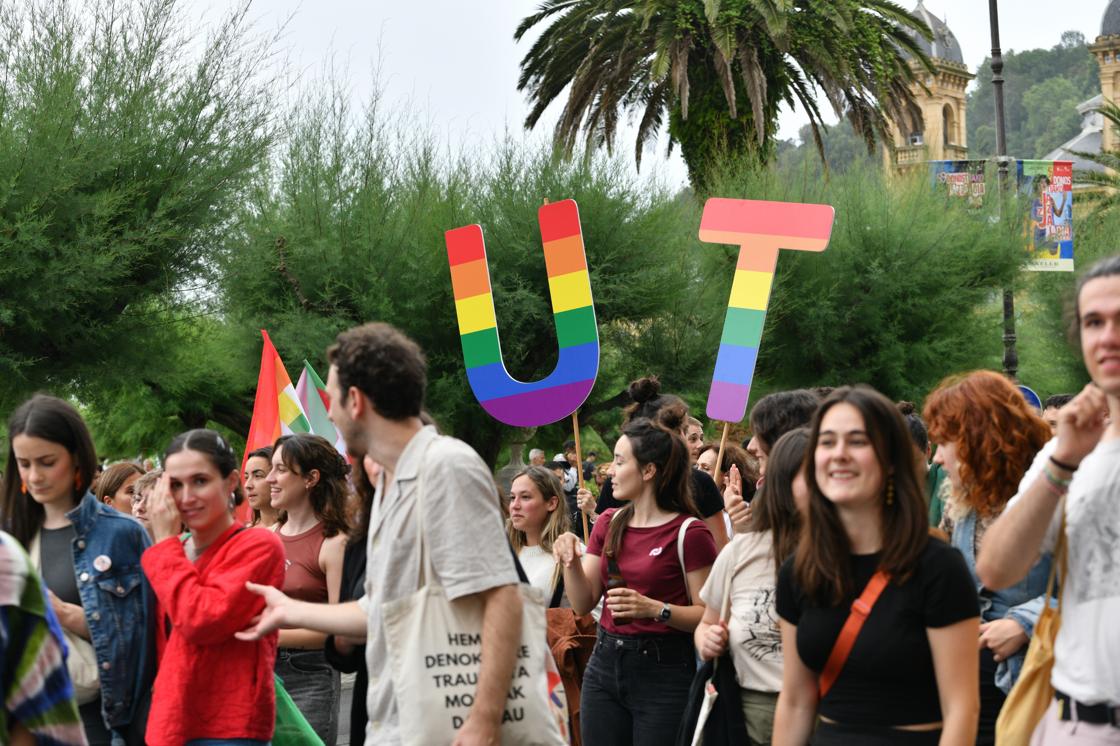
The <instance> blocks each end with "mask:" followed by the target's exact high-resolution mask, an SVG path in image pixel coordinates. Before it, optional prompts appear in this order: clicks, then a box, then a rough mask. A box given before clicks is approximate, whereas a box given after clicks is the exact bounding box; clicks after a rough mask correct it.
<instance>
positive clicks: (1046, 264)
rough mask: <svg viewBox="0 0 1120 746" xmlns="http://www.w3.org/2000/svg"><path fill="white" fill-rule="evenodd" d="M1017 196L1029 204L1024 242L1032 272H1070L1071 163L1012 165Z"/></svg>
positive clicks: (1023, 163) (1071, 238)
mask: <svg viewBox="0 0 1120 746" xmlns="http://www.w3.org/2000/svg"><path fill="white" fill-rule="evenodd" d="M1015 166H1016V174H1017V175H1018V177H1019V194H1020V195H1022V196H1024V197H1026V198H1027V199H1029V200H1030V205H1031V210H1030V223H1029V226H1028V231H1029V232H1028V234H1027V237H1028V240H1029V241H1030V244H1029V245H1030V247H1031V252H1032V253H1033V255H1034V259H1033V261H1032V262H1031V264H1030V265H1029V266H1028V267H1027V268H1028V269H1032V270H1034V271H1036V272H1072V271H1073V163H1071V162H1070V161H1016V163H1015Z"/></svg>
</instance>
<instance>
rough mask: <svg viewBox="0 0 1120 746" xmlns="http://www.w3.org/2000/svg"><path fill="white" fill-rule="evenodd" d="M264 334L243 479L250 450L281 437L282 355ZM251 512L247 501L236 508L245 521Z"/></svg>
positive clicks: (243, 462) (264, 332) (242, 459)
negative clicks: (278, 384) (279, 368)
mask: <svg viewBox="0 0 1120 746" xmlns="http://www.w3.org/2000/svg"><path fill="white" fill-rule="evenodd" d="M261 335H262V336H263V337H264V348H263V349H262V350H261V370H260V373H259V374H258V375H257V395H256V398H255V399H254V400H253V421H252V422H251V423H250V424H249V437H248V438H246V439H245V454H244V455H243V456H242V457H241V477H242V480H244V477H245V462H246V461H248V460H249V454H250V453H252V452H253V451H255V450H256V449H258V448H264V447H265V446H270V445H272V444H273V443H275V442H276V439H277V438H279V437H280V407H279V406H278V405H277V401H278V399H279V392H278V391H277V389H276V361H277V360H279V359H280V356H279V355H278V354H277V352H276V348H275V347H274V346H273V345H272V340H271V339H269V338H268V332H266V331H265V330H264V329H261ZM284 375H285V376H286V375H287V372H285V374H284ZM242 487H244V484H243V485H242ZM251 514H252V511H251V510H250V508H249V504H248V503H242V504H241V505H240V506H239V507H238V508H237V519H238V520H239V521H241V522H242V523H247V522H248V521H249V518H250V516H251Z"/></svg>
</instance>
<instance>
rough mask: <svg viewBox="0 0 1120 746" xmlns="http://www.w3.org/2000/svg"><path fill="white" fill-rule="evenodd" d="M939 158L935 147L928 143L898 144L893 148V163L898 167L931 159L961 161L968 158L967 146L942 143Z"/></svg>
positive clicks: (915, 164)
mask: <svg viewBox="0 0 1120 746" xmlns="http://www.w3.org/2000/svg"><path fill="white" fill-rule="evenodd" d="M940 149H941V151H942V153H941V154H940V158H938V157H936V155H937V154H936V150H937V149H935V148H931V147H930V146H928V145H900V146H898V147H896V148H895V150H894V165H895V166H897V167H900V168H906V167H910V166H917V165H919V164H921V163H925V162H926V161H931V160H946V161H963V160H968V148H966V147H965V146H963V145H952V144H948V145H943V146H942V147H941V148H940Z"/></svg>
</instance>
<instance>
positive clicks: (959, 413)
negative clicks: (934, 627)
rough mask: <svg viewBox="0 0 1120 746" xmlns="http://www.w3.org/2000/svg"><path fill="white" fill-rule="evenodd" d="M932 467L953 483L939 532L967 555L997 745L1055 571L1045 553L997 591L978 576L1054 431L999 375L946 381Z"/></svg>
mask: <svg viewBox="0 0 1120 746" xmlns="http://www.w3.org/2000/svg"><path fill="white" fill-rule="evenodd" d="M924 415H925V419H926V422H928V423H929V434H930V438H931V439H932V440H933V442H934V443H936V444H937V452H936V454H935V455H934V457H933V460H934V463H937V464H940V465H941V466H942V467H944V469H945V472H946V474H947V475H948V478H949V487H950V489H949V498H948V501H947V502H946V504H945V507H944V514H943V515H942V518H941V529H942V530H944V531H946V532H947V533H948V534H949V535H950V537H951V539H950V541H951V543H952V545H953V546H955V547H956V548H957V549H959V550H960V552H961V554H962V555H964V558H965V562H966V563H967V564H968V569H969V572H971V573H972V582H973V587H974V588H975V590H976V592H977V593H978V594H979V598H980V616H981V620H982V622H983V623H982V624H981V625H980V633H981V634H980V726H979V733H978V736H977V739H976V743H977V746H986V745H987V744H994V743H995V737H996V734H995V730H996V719H997V718H998V717H999V711H1000V709H1002V707H1003V701H1004V699H1006V697H1007V694H1008V693H1009V692H1010V691H1011V687H1012V686H1013V685H1014V684H1015V681H1016V680H1017V679H1018V678H1019V670H1020V669H1021V668H1022V666H1023V660H1024V659H1025V658H1026V653H1027V644H1028V643H1029V642H1030V638H1031V633H1032V632H1033V631H1034V625H1035V622H1037V621H1038V616H1039V614H1041V613H1042V605H1043V603H1044V600H1045V599H1044V598H1043V594H1044V593H1045V592H1046V580H1047V578H1048V577H1049V573H1050V555H1044V556H1042V557H1040V558H1039V559H1038V561H1037V562H1035V563H1034V565H1033V566H1032V567H1031V569H1030V572H1028V573H1027V576H1026V577H1025V578H1023V579H1022V580H1021V581H1019V582H1018V583H1016V584H1015V585H1012V586H1011V587H1009V588H1004V589H1002V590H999V591H991V590H988V589H987V588H985V587H984V585H983V583H981V582H980V580H979V578H978V577H977V575H976V557H977V555H978V554H979V553H980V546H981V544H982V543H983V540H984V534H985V533H986V532H987V530H988V528H989V527H990V526H991V525H992V524H993V523H995V521H996V519H997V518H999V516H1000V515H1002V514H1003V511H1004V509H1005V508H1006V507H1007V503H1008V501H1009V500H1010V499H1011V498H1012V497H1013V496H1014V495H1015V492H1016V491H1017V490H1018V488H1019V482H1020V481H1021V480H1022V479H1023V475H1024V474H1026V472H1027V469H1028V468H1030V465H1031V462H1032V461H1033V460H1034V457H1035V454H1037V453H1038V452H1039V450H1041V449H1042V446H1044V445H1046V442H1047V441H1048V440H1050V426H1049V425H1047V424H1046V421H1045V420H1044V419H1042V418H1041V417H1040V416H1039V415H1038V414H1037V413H1036V412H1035V410H1034V409H1033V408H1032V407H1031V406H1030V405H1029V404H1027V401H1026V399H1024V398H1023V395H1022V394H1021V393H1020V392H1019V390H1018V389H1016V388H1015V386H1013V385H1012V384H1011V383H1010V382H1009V381H1008V380H1007V379H1006V378H1004V377H1003V376H1001V375H1000V374H998V373H993V372H991V371H987V370H980V371H976V372H974V373H969V374H968V375H965V376H954V377H952V378H948V379H946V380H945V381H942V382H941V384H939V385H938V387H937V388H936V389H935V390H934V391H933V393H931V394H930V395H929V397H928V398H927V399H926V406H925V411H924Z"/></svg>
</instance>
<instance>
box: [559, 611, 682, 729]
mask: <svg viewBox="0 0 1120 746" xmlns="http://www.w3.org/2000/svg"><path fill="white" fill-rule="evenodd" d="M695 674H696V653H695V651H694V650H693V648H692V637H691V636H690V635H687V634H684V633H681V634H668V635H656V636H653V635H647V636H641V637H638V636H623V635H612V634H611V633H609V632H606V631H605V630H599V640H598V642H596V643H595V651H594V652H593V653H592V654H591V660H590V661H589V662H588V664H587V670H586V671H585V672H584V675H583V688H582V690H581V692H580V719H581V724H580V731H581V733H582V736H583V742H584V743H588V744H594V745H595V746H662V745H664V746H673V744H674V743H676V739H677V728H679V727H680V724H681V718H682V717H683V716H684V710H685V706H686V705H687V704H688V693H689V688H690V687H691V685H692V677H693V676H694V675H695Z"/></svg>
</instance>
